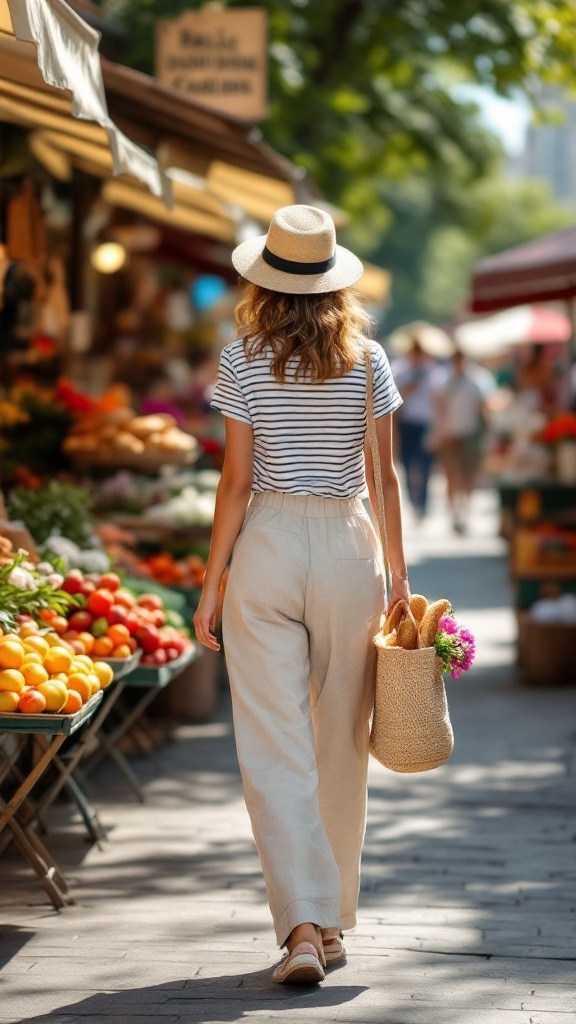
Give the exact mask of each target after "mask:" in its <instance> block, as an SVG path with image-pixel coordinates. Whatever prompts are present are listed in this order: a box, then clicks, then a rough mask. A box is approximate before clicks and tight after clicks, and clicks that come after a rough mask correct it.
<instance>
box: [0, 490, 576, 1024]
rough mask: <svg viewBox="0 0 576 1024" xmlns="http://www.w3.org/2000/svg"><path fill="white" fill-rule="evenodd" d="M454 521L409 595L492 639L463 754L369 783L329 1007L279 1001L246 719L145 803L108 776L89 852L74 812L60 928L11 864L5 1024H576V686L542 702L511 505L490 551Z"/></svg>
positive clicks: (1, 950)
mask: <svg viewBox="0 0 576 1024" xmlns="http://www.w3.org/2000/svg"><path fill="white" fill-rule="evenodd" d="M447 530H448V526H447V523H446V520H445V517H444V516H443V513H442V508H441V503H440V498H438V499H437V509H436V511H434V514H433V515H432V516H431V517H430V520H428V521H426V522H425V523H424V524H423V525H422V526H420V527H418V528H417V527H416V526H415V525H413V526H411V525H410V522H408V533H409V534H410V540H409V550H410V561H411V564H412V566H413V568H412V572H411V581H412V588H413V590H415V591H422V592H425V593H426V594H428V595H429V596H442V595H446V596H449V597H450V598H451V599H452V601H453V603H454V605H455V606H456V608H457V610H458V612H459V614H460V618H461V619H462V620H463V621H465V622H466V623H467V624H469V625H470V626H471V628H472V629H473V630H474V631H475V633H476V634H477V636H478V638H479V642H480V654H479V657H478V662H477V666H476V668H475V669H474V670H473V672H472V673H471V674H470V676H469V678H468V679H466V677H464V680H461V681H459V682H450V681H449V682H448V684H447V689H448V699H449V703H450V708H451V714H452V719H453V724H454V731H455V736H456V748H455V751H454V754H453V756H452V758H451V759H450V761H449V762H448V763H447V764H446V765H445V766H443V767H442V768H440V769H438V770H437V771H434V772H430V773H426V774H422V775H416V776H396V775H394V774H392V773H391V772H388V771H386V770H385V769H383V768H381V767H380V766H378V765H376V764H373V765H372V769H371V794H370V816H369V823H368V831H367V839H366V847H365V857H364V874H363V890H362V898H361V907H360V916H359V924H358V927H357V929H356V931H355V932H354V933H353V934H351V935H350V936H349V937H348V939H347V947H348V951H349V956H348V963H347V964H346V965H344V966H339V967H334V968H333V969H332V970H331V971H330V973H329V975H328V977H327V980H326V982H325V983H324V984H323V985H322V986H321V987H320V988H319V989H308V988H300V989H295V990H287V989H286V988H283V987H280V986H275V985H273V984H272V983H271V981H270V970H271V967H272V965H273V964H274V962H275V960H276V958H277V952H276V950H275V946H274V940H273V933H272V929H271V924H270V919H269V915H268V911H267V908H266V904H265V895H264V889H263V885H262V880H261V877H260V872H259V867H258V862H257V858H256V855H255V852H254V847H253V844H252V839H251V834H250V828H249V825H248V821H247V818H246V814H245V810H244V805H243V802H242V795H241V789H240V783H239V778H238V773H237V767H236V762H235V756H234V750H233V741H232V736H231V728H230V723H229V713H228V705H227V701H226V699H225V698H223V700H222V708H221V713H220V715H219V717H218V720H217V721H214V722H212V723H210V724H208V725H204V726H184V727H181V728H180V729H179V730H178V732H177V735H176V737H175V742H172V743H169V744H166V745H164V746H163V747H162V748H160V749H159V750H158V751H157V752H156V753H155V755H154V757H153V758H152V759H147V760H146V761H142V762H139V763H138V764H137V768H138V772H139V773H140V775H141V776H142V777H143V778H145V779H146V793H147V803H146V804H145V805H144V806H141V805H138V804H136V803H135V802H134V800H133V798H132V796H131V794H130V792H129V791H128V790H126V789H125V788H124V786H123V784H120V783H119V780H118V777H117V776H116V775H114V774H113V772H112V771H111V770H106V771H103V772H102V773H101V774H100V776H98V777H97V778H96V780H95V782H96V783H97V785H95V786H94V797H95V799H96V802H97V804H98V808H99V809H100V810H101V816H102V818H103V820H104V821H105V822H106V823H107V824H108V825H110V826H111V831H110V835H109V840H108V841H107V842H106V843H105V845H104V848H103V849H98V848H97V847H89V846H88V844H87V843H86V841H85V839H84V835H83V831H82V829H81V828H80V827H79V825H78V823H77V822H76V819H75V818H74V816H73V815H72V812H71V811H70V810H69V809H68V808H67V807H66V806H65V805H61V806H59V807H58V808H57V809H56V813H55V814H53V816H52V818H51V823H52V826H53V830H52V832H51V835H50V838H49V842H50V844H51V848H52V849H53V850H54V851H55V852H56V854H57V859H59V861H60V862H61V864H62V866H63V867H64V869H65V871H66V873H67V877H68V879H69V881H70V882H71V884H72V887H73V891H74V894H75V896H76V899H77V904H76V906H75V907H71V908H69V909H67V910H65V911H63V912H61V913H60V914H57V913H56V912H54V911H53V910H52V909H51V907H50V905H49V904H48V902H47V899H46V897H45V895H44V892H43V890H42V889H41V888H40V887H39V885H38V884H37V883H36V881H35V879H34V878H33V877H32V876H31V874H30V872H29V870H28V868H27V867H23V866H21V864H20V862H19V861H18V860H17V859H16V858H14V859H11V858H9V857H5V858H4V859H3V860H2V861H1V862H0V904H1V911H0V924H1V929H0V958H1V963H2V965H3V970H2V973H1V975H0V983H1V987H0V1022H1V1024H7V1022H11V1024H12V1022H16V1021H18V1022H23V1021H26V1022H27V1024H40V1022H48V1021H50V1022H53V1024H80V1022H82V1024H84V1022H88V1021H92V1022H97V1024H137V1022H148V1021H158V1022H160V1024H172V1022H182V1024H201V1022H205V1024H220V1022H236V1021H249V1020H257V1021H267V1020H270V1021H272V1020H273V1021H276V1022H282V1021H295V1022H303V1024H304V1022H308V1021H309V1022H314V1024H332V1022H339V1024H340V1022H341V1024H344V1022H350V1024H351V1022H354V1024H364V1022H365V1024H569V1022H570V1024H572V1022H574V1021H576V986H575V980H576V966H575V960H576V951H575V941H574V938H575V932H576V820H575V817H574V809H575V792H574V781H575V758H574V736H575V732H576V720H575V716H574V708H575V703H576V701H575V697H576V687H568V688H565V689H560V688H558V689H554V688H546V689H540V690H538V689H530V688H526V687H523V686H522V685H521V683H520V682H519V681H518V680H517V678H516V674H515V669H514V651H513V635H514V623H513V618H512V613H511V610H510V607H509V604H510V598H509V591H508V586H507V579H506V567H505V561H504V558H503V555H504V549H503V545H502V543H501V541H500V540H499V539H498V538H497V536H496V532H497V531H496V509H495V500H494V498H493V496H492V495H491V494H490V493H489V492H481V493H480V494H478V495H477V499H476V503H475V515H474V521H473V532H472V533H471V534H470V535H469V536H466V537H453V536H451V535H449V533H447Z"/></svg>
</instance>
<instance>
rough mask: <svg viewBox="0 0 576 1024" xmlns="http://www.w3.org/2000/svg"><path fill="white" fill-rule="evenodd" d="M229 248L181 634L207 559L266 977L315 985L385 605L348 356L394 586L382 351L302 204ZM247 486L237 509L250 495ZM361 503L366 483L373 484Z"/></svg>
mask: <svg viewBox="0 0 576 1024" xmlns="http://www.w3.org/2000/svg"><path fill="white" fill-rule="evenodd" d="M232 261H233V263H234V266H235V267H236V269H237V270H238V271H239V272H240V273H241V274H242V276H243V277H244V278H245V279H247V280H248V282H250V283H249V284H247V287H246V291H245V293H244V296H243V298H242V300H241V302H240V303H239V306H238V308H237V320H238V324H239V326H240V328H241V333H243V334H244V338H240V339H239V340H238V341H234V342H232V343H231V344H229V345H227V346H226V347H225V348H224V350H223V352H222V356H221V362H220V370H219V377H218V382H217V385H216V389H215V392H214V397H213V405H214V406H215V407H216V408H217V409H220V410H221V412H222V413H223V414H224V416H225V420H226V455H225V461H224V468H223V472H222V478H221V482H220V486H219V488H218V496H217V501H216V512H215V518H214V528H213V532H212V542H211V547H210V555H209V558H208V565H207V568H206V577H205V583H204V589H203V591H202V598H201V600H200V604H199V607H198V610H197V612H196V615H195V617H194V625H195V628H196V634H197V637H198V639H199V641H200V642H201V643H203V644H205V646H207V647H209V648H211V649H212V650H217V649H218V643H217V640H216V637H215V636H214V628H215V625H216V615H217V606H218V594H219V586H220V580H221V576H222V573H223V572H224V569H225V567H226V563H227V561H228V558H229V556H230V553H231V551H232V548H234V555H233V559H232V567H231V570H230V575H229V579H228V585H227V589H226V596H225V598H224V610H223V632H224V641H225V644H226V662H227V666H228V672H229V677H230V686H231V692H232V702H233V712H234V730H235V735H236V746H237V751H238V759H239V763H240V768H241V771H242V777H243V782H244V793H245V798H246V804H247V808H248V811H249V814H250V817H251V819H252V827H253V830H254V836H255V839H256V844H257V847H258V853H259V855H260V860H261V863H262V868H263V872H264V878H265V882H266V887H267V891H268V899H269V902H270V908H271V911H272V916H273V919H274V925H275V929H276V936H277V939H278V943H279V945H280V946H287V948H288V953H287V955H286V956H285V958H284V959H283V960H282V961H281V963H280V964H279V965H278V967H276V969H275V971H274V973H273V979H274V981H277V982H318V981H321V980H322V979H323V978H324V966H325V965H326V962H328V963H333V962H335V961H337V960H340V959H342V957H343V956H344V946H343V941H342V938H343V936H342V932H343V930H344V929H347V928H352V927H354V925H355V923H356V907H357V901H358V890H359V864H360V853H361V849H362V843H363V836H364V827H365V820H366V819H365V816H366V775H367V766H368V739H369V718H370V713H371V705H372V700H373V684H372V678H373V671H374V648H373V644H372V637H373V635H374V633H375V632H376V630H377V629H378V624H379V621H380V616H381V613H382V609H383V606H384V588H383V579H382V569H381V561H380V555H381V552H380V548H379V544H378V541H377V538H376V534H375V532H374V529H373V527H372V524H371V521H370V519H369V517H368V515H367V513H366V511H365V509H364V506H363V503H362V501H361V498H362V497H363V496H364V495H365V494H366V477H368V484H369V491H370V495H371V496H372V495H373V474H372V477H371V476H370V474H371V466H372V463H371V461H369V462H368V466H369V467H370V468H369V469H368V472H366V470H365V457H364V450H365V435H366V364H365V353H366V350H367V349H368V352H369V358H370V360H371V363H372V369H373V377H374V383H373V387H374V407H375V417H376V428H377V434H378V439H379V445H380V451H381V457H382V484H383V488H384V494H385V508H386V519H387V527H388V545H389V551H388V554H389V558H390V563H391V566H392V570H393V586H392V592H391V595H390V597H391V600H392V601H395V600H397V599H400V598H406V597H408V596H409V593H410V592H409V587H408V579H407V571H406V563H405V560H404V553H403V546H402V529H401V516H400V492H399V486H398V478H397V476H396V472H395V469H394V465H393V461H392V416H391V415H390V414H391V413H392V411H393V410H394V409H396V408H397V407H398V406H399V405H400V403H401V398H400V395H399V394H398V392H397V390H396V387H395V385H394V381H393V379H392V374H391V371H390V367H389V365H388V360H387V359H386V356H385V354H384V352H383V350H382V348H381V347H380V345H378V344H376V343H375V342H368V341H367V340H366V338H365V336H364V332H365V330H366V326H367V318H366V315H365V313H364V311H363V310H362V308H361V307H360V306H359V305H358V303H357V300H356V299H355V297H354V293H353V292H352V290H351V288H350V286H351V285H353V284H354V282H355V281H357V280H358V278H359V277H360V275H361V273H362V264H361V263H360V261H359V260H358V259H357V258H356V257H355V256H354V255H353V254H352V253H351V252H349V251H348V250H347V249H343V248H342V247H341V246H336V244H335V230H334V223H333V221H332V219H331V217H329V216H328V214H326V213H324V212H323V211H322V210H319V209H317V208H314V207H309V206H289V207H285V208H284V209H281V210H278V211H277V212H276V214H275V215H274V218H273V220H272V223H271V225H270V229H269V231H268V235H267V236H261V237H259V238H256V239H252V240H250V241H247V242H243V243H242V244H241V245H240V246H238V248H237V249H235V251H234V253H233V254H232ZM251 491H253V492H255V494H254V495H253V498H252V500H251V502H250V507H249V508H248V511H246V509H247V506H248V503H249V499H250V492H251ZM371 500H372V497H371Z"/></svg>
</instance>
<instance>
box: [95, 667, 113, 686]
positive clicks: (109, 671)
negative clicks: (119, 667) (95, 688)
mask: <svg viewBox="0 0 576 1024" xmlns="http://www.w3.org/2000/svg"><path fill="white" fill-rule="evenodd" d="M94 672H95V674H96V675H97V676H98V679H99V680H100V686H101V687H102V689H103V690H105V689H106V687H107V686H110V683H111V682H112V680H113V679H114V669H113V668H112V666H111V665H109V664H108V662H107V661H95V662H94Z"/></svg>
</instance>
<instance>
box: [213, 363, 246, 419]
mask: <svg viewBox="0 0 576 1024" xmlns="http://www.w3.org/2000/svg"><path fill="white" fill-rule="evenodd" d="M210 405H211V407H212V408H213V409H219V411H220V412H221V413H222V414H223V415H224V416H230V417H231V418H232V419H233V420H241V421H242V423H252V420H251V418H250V412H249V409H248V403H247V401H246V398H245V396H244V394H243V392H242V388H241V387H240V384H239V382H238V377H237V374H236V372H235V370H234V366H233V365H232V360H231V358H230V353H229V352H228V350H227V349H225V348H224V349H222V354H221V356H220V365H219V367H218V378H217V380H216V387H215V388H214V393H213V395H212V400H211V402H210Z"/></svg>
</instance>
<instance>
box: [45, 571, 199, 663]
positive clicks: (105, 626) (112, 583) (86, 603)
mask: <svg viewBox="0 0 576 1024" xmlns="http://www.w3.org/2000/svg"><path fill="white" fill-rule="evenodd" d="M62 589H63V590H64V591H65V592H66V593H69V594H70V595H71V596H72V597H74V598H76V600H80V602H81V604H82V607H80V608H78V607H76V608H73V609H71V610H70V614H69V615H68V616H66V615H57V616H53V615H52V612H51V611H50V610H48V611H44V612H42V613H41V614H42V618H43V619H44V621H46V622H47V623H48V625H49V626H50V628H51V629H52V630H54V631H55V632H56V633H58V634H59V635H60V636H61V637H62V639H63V640H65V641H66V642H67V643H69V644H70V646H71V647H72V649H73V650H76V649H77V648H78V647H79V646H83V647H84V649H85V653H86V654H93V655H94V656H95V657H98V658H129V657H131V655H132V654H133V653H134V652H135V651H136V650H138V648H140V649H141V650H142V651H143V652H144V654H143V656H142V662H141V664H143V665H165V664H167V663H168V662H170V661H175V660H176V658H179V657H180V655H181V654H183V653H184V651H186V650H189V648H190V646H191V641H190V639H189V638H188V637H187V636H186V635H185V630H184V628H183V627H184V623H183V620H182V618H181V616H179V615H177V614H176V613H175V612H171V611H168V610H166V609H165V608H164V603H163V601H162V598H161V597H159V596H158V595H157V594H140V595H139V596H136V594H134V593H132V591H130V590H128V589H127V588H126V587H123V586H122V581H121V579H120V577H119V576H118V575H117V574H116V573H105V574H104V575H102V576H92V575H89V576H84V575H83V573H81V572H80V571H79V570H72V571H71V572H69V573H68V575H67V576H66V578H65V579H64V581H63V583H62Z"/></svg>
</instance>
